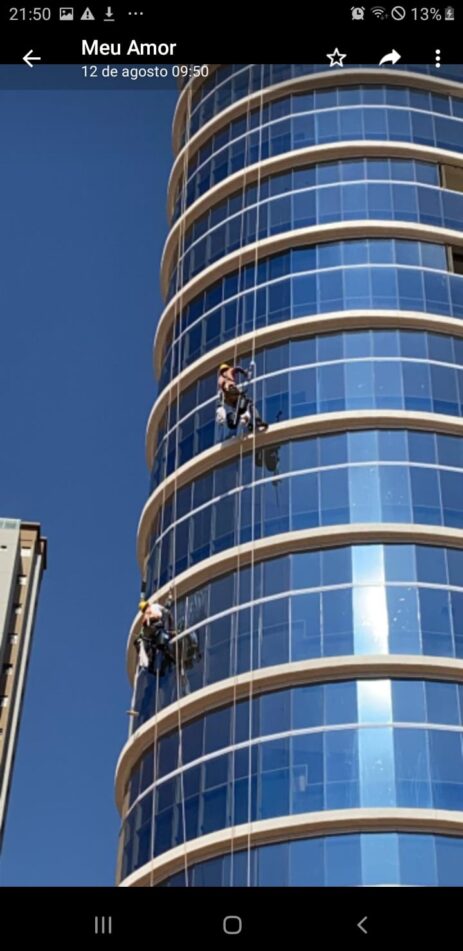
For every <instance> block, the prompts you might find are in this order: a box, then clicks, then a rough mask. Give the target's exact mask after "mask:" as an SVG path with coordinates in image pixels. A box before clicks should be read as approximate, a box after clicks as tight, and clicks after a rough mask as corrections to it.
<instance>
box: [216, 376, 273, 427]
mask: <svg viewBox="0 0 463 951" xmlns="http://www.w3.org/2000/svg"><path fill="white" fill-rule="evenodd" d="M254 369H255V364H254V363H253V362H252V363H250V364H249V368H248V369H247V370H244V369H243V367H240V366H231V365H230V364H229V363H221V365H220V367H219V375H218V381H217V382H218V394H217V395H218V406H217V412H216V420H217V422H218V423H220V424H222V425H223V424H224V423H227V425H228V428H229V429H231V430H235V429H237V428H238V425H239V424H241V425H243V426H245V427H246V428H247V431H248V432H249V433H252V432H254V429H255V430H256V431H257V432H265V430H266V429H268V423H266V422H264V420H263V419H262V418H261V416H260V414H259V413H258V411H257V409H256V407H255V406H254V403H253V401H252V400H251V398H250V397H249V396H248V395H247V385H246V384H247V383H249V382H250V381H251V379H252V377H253V375H254ZM240 377H242V382H240Z"/></svg>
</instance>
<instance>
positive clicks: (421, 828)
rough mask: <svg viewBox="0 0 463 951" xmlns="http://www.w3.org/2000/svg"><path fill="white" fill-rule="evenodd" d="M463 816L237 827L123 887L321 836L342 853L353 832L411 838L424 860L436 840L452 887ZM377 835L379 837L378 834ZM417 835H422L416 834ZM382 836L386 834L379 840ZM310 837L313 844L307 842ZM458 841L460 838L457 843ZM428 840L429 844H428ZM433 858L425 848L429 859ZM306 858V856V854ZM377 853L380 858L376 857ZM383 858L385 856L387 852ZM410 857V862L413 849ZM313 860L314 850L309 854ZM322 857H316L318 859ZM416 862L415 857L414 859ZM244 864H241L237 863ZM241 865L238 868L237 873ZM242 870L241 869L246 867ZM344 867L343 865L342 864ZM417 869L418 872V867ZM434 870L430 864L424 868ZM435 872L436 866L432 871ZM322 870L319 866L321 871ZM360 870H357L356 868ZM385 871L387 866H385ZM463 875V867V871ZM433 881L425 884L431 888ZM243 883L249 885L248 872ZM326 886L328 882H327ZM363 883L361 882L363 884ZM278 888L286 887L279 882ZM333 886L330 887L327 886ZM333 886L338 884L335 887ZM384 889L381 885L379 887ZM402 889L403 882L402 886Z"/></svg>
mask: <svg viewBox="0 0 463 951" xmlns="http://www.w3.org/2000/svg"><path fill="white" fill-rule="evenodd" d="M462 827H463V813H461V812H460V813H457V812H451V811H447V810H444V809H400V808H397V809H387V808H383V809H343V810H339V811H333V812H326V811H324V812H320V813H308V814H306V815H301V816H286V817H278V818H277V819H266V820H260V821H257V822H252V823H244V824H243V825H241V826H238V827H237V826H235V827H233V828H231V829H225V830H223V831H221V832H220V833H210V834H209V835H205V836H201V838H199V839H195V840H193V841H192V842H188V843H186V845H185V844H184V845H181V846H177V847H176V848H174V849H172V850H171V851H170V852H167V853H165V854H163V855H160V856H158V857H157V858H155V859H152V860H151V861H150V862H147V863H146V864H145V865H144V866H142V867H141V868H139V869H137V870H136V871H135V872H133V873H132V874H131V875H129V876H128V877H127V878H126V879H125V880H124V881H123V882H121V884H122V885H123V886H126V887H127V886H149V885H162V884H163V881H164V880H166V879H167V878H168V877H169V876H171V875H175V874H178V873H179V872H181V870H184V869H185V864H187V868H188V869H190V868H191V867H192V866H195V865H196V864H197V863H199V862H205V861H207V860H210V859H211V858H214V857H216V856H222V855H223V856H226V855H227V854H228V856H229V857H230V856H231V854H232V851H233V854H234V855H235V852H237V853H239V852H240V851H241V850H246V852H245V861H246V863H247V861H248V855H249V849H251V850H254V849H258V848H260V847H261V846H264V848H265V847H268V846H269V844H272V846H273V848H274V847H275V846H274V843H278V842H284V843H289V847H290V848H291V846H292V845H293V846H295V845H296V842H300V841H301V840H302V841H303V842H304V843H306V842H310V841H314V840H315V841H316V840H317V837H319V836H323V842H324V843H326V844H325V848H326V849H327V850H329V848H330V840H331V836H334V837H335V838H336V845H337V846H338V848H339V841H338V838H339V839H342V842H341V847H342V843H344V842H345V837H344V833H346V834H348V836H349V837H350V836H351V835H352V834H353V833H356V832H358V833H360V834H361V835H363V837H364V839H365V837H366V835H368V836H370V835H371V837H372V847H373V848H374V847H375V846H377V845H379V843H380V842H382V843H383V842H384V836H385V834H387V833H388V832H389V833H393V834H397V833H398V834H399V835H400V836H401V839H402V836H403V835H404V834H410V833H411V834H412V838H413V840H414V842H413V844H414V845H415V844H419V845H420V846H421V847H422V848H421V855H423V846H424V848H425V849H426V843H427V842H428V841H429V840H428V836H429V839H431V840H432V845H433V846H434V848H435V849H436V851H437V850H439V852H440V856H439V858H440V861H439V859H438V858H437V856H436V863H437V864H438V867H440V868H442V873H441V875H440V876H439V878H441V879H443V881H441V884H443V883H444V882H445V884H447V883H448V884H451V883H453V882H455V883H460V882H461V874H459V871H458V868H459V866H458V862H459V860H460V861H461V855H462V852H463V840H462V839H461V838H460V837H461V835H462ZM374 833H378V835H374ZM416 833H421V834H420V835H417V834H416ZM379 834H381V835H379ZM304 836H306V837H307V836H310V839H307V838H303V837H304ZM455 837H456V838H455ZM423 840H424V841H423ZM333 851H334V853H335V854H334V860H335V862H336V864H337V867H338V868H339V858H338V855H336V851H337V850H336V846H333ZM426 853H427V854H428V855H429V851H428V850H427V849H426V851H425V854H426ZM449 853H450V855H451V856H452V858H453V857H455V853H456V869H455V865H454V863H453V862H451V863H450V869H451V870H453V869H455V871H454V874H453V875H452V872H451V871H449ZM306 854H307V852H306ZM377 854H378V853H377ZM383 854H384V853H383ZM407 854H408V856H409V858H411V854H410V848H408V849H407ZM308 855H309V856H310V855H311V853H310V851H309V852H308ZM316 855H317V853H316V852H315V856H316ZM415 858H416V856H415ZM238 862H239V860H238ZM239 867H240V866H239V865H238V868H239ZM241 867H242V865H241ZM341 867H342V865H341ZM414 867H416V866H415V865H414ZM424 867H425V868H429V865H426V866H424ZM431 867H432V866H431ZM318 868H320V866H318ZM354 868H355V866H354ZM383 868H384V865H383ZM460 872H461V866H460ZM428 882H429V878H428V880H427V881H426V884H428ZM238 883H239V884H246V885H248V884H250V882H249V877H248V873H247V872H246V877H245V878H244V876H243V877H242V878H241V880H240V879H239V880H238ZM324 883H325V882H324ZM361 883H362V882H360V884H361ZM382 883H384V884H391V882H390V881H388V880H387V879H386V881H385V882H384V879H382V880H381V884H382ZM278 884H281V882H280V881H279V882H278ZM302 884H304V885H306V884H307V885H309V884H312V883H311V881H310V880H307V877H304V879H303V881H302ZM327 884H328V883H327ZM333 884H334V882H333ZM340 884H352V885H353V884H356V879H355V878H353V877H352V876H350V877H349V879H348V882H346V881H345V879H344V880H342V881H341V882H340ZM378 884H380V882H378ZM400 884H402V882H400ZM417 884H419V883H417Z"/></svg>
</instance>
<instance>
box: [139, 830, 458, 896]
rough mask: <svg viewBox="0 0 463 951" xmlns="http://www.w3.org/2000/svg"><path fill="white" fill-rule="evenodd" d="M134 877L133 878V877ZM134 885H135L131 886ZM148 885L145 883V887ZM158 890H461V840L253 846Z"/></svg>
mask: <svg viewBox="0 0 463 951" xmlns="http://www.w3.org/2000/svg"><path fill="white" fill-rule="evenodd" d="M134 878H136V875H135V876H134ZM134 884H136V882H134ZM146 884H148V882H147V883H146ZM156 884H157V885H159V886H164V887H169V888H178V887H182V886H187V885H189V886H191V887H193V888H200V887H206V888H207V887H209V886H221V887H226V888H229V887H231V886H232V887H237V886H241V887H246V886H251V887H265V886H272V885H273V886H277V887H280V888H281V887H284V886H289V887H297V886H303V887H310V886H312V887H313V886H315V887H317V886H318V887H321V886H338V887H342V886H350V887H358V886H361V885H363V886H370V887H371V886H382V885H388V886H391V885H395V886H398V885H400V886H420V885H421V886H423V885H424V886H426V885H427V886H428V887H429V886H432V885H434V886H439V885H440V886H442V885H447V886H449V885H450V886H454V887H455V886H459V885H460V886H461V885H462V884H463V840H460V839H458V838H455V837H451V836H445V835H432V834H430V833H428V834H417V833H410V832H408V833H407V832H405V833H401V832H399V833H397V832H379V833H374V832H370V833H365V832H363V833H356V834H355V833H353V834H348V833H344V834H342V835H330V836H329V837H316V836H313V837H312V838H306V839H294V840H293V839H291V840H289V841H287V842H279V843H277V844H273V845H263V846H254V847H253V848H252V849H251V852H250V854H249V853H248V850H247V849H244V848H243V849H241V851H238V852H237V851H236V850H235V848H233V849H232V848H230V851H229V853H228V854H227V853H225V854H224V855H219V856H217V857H216V858H211V859H205V860H204V861H202V862H199V861H198V862H193V863H192V864H191V863H190V864H188V871H187V872H185V868H182V869H181V871H179V872H176V873H174V874H172V875H169V876H168V877H167V878H165V879H163V880H162V881H158V880H157V878H156Z"/></svg>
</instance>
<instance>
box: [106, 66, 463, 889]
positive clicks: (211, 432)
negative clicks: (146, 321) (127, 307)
mask: <svg viewBox="0 0 463 951" xmlns="http://www.w3.org/2000/svg"><path fill="white" fill-rule="evenodd" d="M173 140H174V148H175V153H176V157H175V161H174V165H173V169H172V174H171V178H170V181H169V215H170V232H169V235H168V238H167V241H166V245H165V249H164V254H163V259H162V265H161V281H162V289H163V293H164V294H165V301H166V303H165V309H164V312H163V313H162V315H161V316H160V319H159V322H158V327H157V332H156V338H155V364H156V372H157V376H158V380H159V393H158V396H157V399H156V401H155V404H154V406H153V410H152V413H151V416H150V419H149V422H148V428H147V457H148V464H149V468H150V472H151V486H150V495H149V499H148V501H147V503H146V505H145V508H144V510H143V513H142V516H141V520H140V525H139V532H138V556H139V561H140V568H141V570H142V573H143V577H144V578H146V582H147V593H148V596H150V597H153V598H155V599H156V600H158V599H161V600H162V599H163V598H165V597H166V596H167V594H168V592H169V590H172V593H173V596H174V611H175V623H176V629H177V631H178V633H177V635H176V641H175V644H176V652H177V661H176V664H175V665H174V666H172V667H170V669H165V670H164V669H162V670H161V669H158V670H157V672H156V673H155V674H153V673H149V672H147V671H145V670H140V671H139V672H138V674H137V673H136V662H137V655H136V651H135V648H134V646H133V641H134V639H135V637H136V635H137V633H138V631H139V629H140V620H141V619H140V616H138V617H137V618H136V619H135V621H134V623H133V626H132V630H131V632H130V639H129V645H128V666H129V672H130V676H131V678H132V680H133V683H134V694H133V704H132V706H133V715H132V721H131V723H132V726H131V731H130V736H129V739H128V741H127V743H126V745H125V747H124V749H123V751H122V753H121V756H120V759H119V763H118V766H117V774H116V795H117V801H118V805H119V808H120V810H121V816H122V830H121V840H120V850H119V863H118V873H117V878H118V882H121V883H122V884H124V885H157V886H159V885H160V886H179V885H180V886H185V885H191V886H201V885H223V886H230V885H282V886H283V885H463V421H462V414H463V70H461V69H460V68H459V67H451V66H448V67H445V66H442V67H441V68H440V69H439V70H438V71H437V70H436V69H435V68H434V67H432V68H428V67H418V66H417V67H411V66H410V67H408V68H407V67H403V66H401V65H400V64H399V65H398V66H395V67H387V68H382V69H379V68H378V67H376V68H373V67H372V68H361V67H355V66H354V67H348V66H347V65H345V66H343V67H339V66H338V67H336V66H335V67H333V68H329V67H325V66H321V67H320V66H313V65H272V66H269V65H264V66H262V65H245V64H239V65H226V66H225V65H216V66H211V67H210V70H209V76H208V77H207V78H206V77H203V76H200V77H198V78H196V79H193V80H190V81H188V82H187V83H186V84H185V86H184V87H183V88H182V90H181V92H180V95H179V100H178V105H177V109H176V114H175V118H174V123H173ZM251 360H254V361H255V364H256V371H255V376H254V379H253V381H252V383H251V384H250V390H249V392H250V395H252V397H253V399H254V400H255V402H256V405H257V406H258V408H259V409H260V412H261V414H262V416H263V417H264V418H265V419H266V420H268V421H269V423H270V428H269V430H268V431H267V432H266V433H263V434H258V435H241V434H238V435H236V433H235V434H234V433H228V432H227V431H226V430H225V432H224V431H223V430H221V429H220V427H219V426H218V424H217V423H216V421H215V404H216V390H217V368H218V366H219V365H220V364H221V363H222V362H223V361H227V362H229V363H239V364H241V365H244V366H245V367H246V366H247V365H248V364H249V362H250V361H251ZM192 631H193V632H195V633H196V635H197V637H198V639H199V653H196V654H194V653H192V652H191V651H190V650H189V647H188V645H189V644H190V641H189V636H188V634H189V632H192ZM164 666H165V665H164Z"/></svg>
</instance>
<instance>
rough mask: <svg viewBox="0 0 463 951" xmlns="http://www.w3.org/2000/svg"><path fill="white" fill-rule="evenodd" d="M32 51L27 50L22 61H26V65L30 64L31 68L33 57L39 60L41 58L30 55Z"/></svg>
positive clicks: (32, 66)
mask: <svg viewBox="0 0 463 951" xmlns="http://www.w3.org/2000/svg"><path fill="white" fill-rule="evenodd" d="M32 52H33V50H29V52H28V53H26V55H25V56H23V60H24V62H25V63H27V65H28V66H30V68H31V69H33V68H34V64H33V62H32V60H33V59H36V60H41V59H42V57H41V56H32V55H31V54H32Z"/></svg>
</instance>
